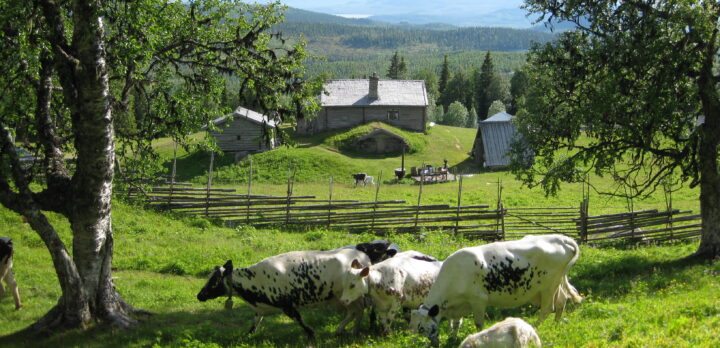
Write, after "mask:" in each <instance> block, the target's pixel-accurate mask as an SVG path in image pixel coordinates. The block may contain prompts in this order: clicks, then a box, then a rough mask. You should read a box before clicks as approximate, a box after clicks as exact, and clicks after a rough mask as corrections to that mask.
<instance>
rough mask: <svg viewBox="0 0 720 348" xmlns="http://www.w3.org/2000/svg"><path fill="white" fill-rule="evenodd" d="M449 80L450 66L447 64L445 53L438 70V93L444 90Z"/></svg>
mask: <svg viewBox="0 0 720 348" xmlns="http://www.w3.org/2000/svg"><path fill="white" fill-rule="evenodd" d="M449 81H450V66H449V65H448V59H447V54H446V55H445V59H444V60H443V65H442V70H441V71H440V86H439V87H440V93H444V92H445V88H446V87H447V85H448V82H449Z"/></svg>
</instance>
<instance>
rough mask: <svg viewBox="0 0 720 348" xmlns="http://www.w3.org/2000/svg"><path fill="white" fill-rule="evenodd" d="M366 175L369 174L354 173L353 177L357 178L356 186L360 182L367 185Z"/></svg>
mask: <svg viewBox="0 0 720 348" xmlns="http://www.w3.org/2000/svg"><path fill="white" fill-rule="evenodd" d="M366 176H367V174H365V173H357V174H353V175H352V177H353V179H355V186H357V185H358V184H363V186H365V177H366Z"/></svg>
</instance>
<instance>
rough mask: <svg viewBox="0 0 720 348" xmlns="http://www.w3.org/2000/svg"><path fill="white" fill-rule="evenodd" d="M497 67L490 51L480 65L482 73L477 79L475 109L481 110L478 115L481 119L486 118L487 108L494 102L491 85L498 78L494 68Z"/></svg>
mask: <svg viewBox="0 0 720 348" xmlns="http://www.w3.org/2000/svg"><path fill="white" fill-rule="evenodd" d="M494 68H495V66H494V64H493V62H492V58H491V57H490V51H488V52H487V54H485V60H484V61H483V64H482V66H481V67H480V74H479V75H477V77H476V79H475V83H474V85H475V100H474V104H475V109H476V110H478V111H479V113H478V117H479V118H480V119H481V120H484V119H486V118H487V116H488V115H487V110H488V108H489V107H490V103H492V102H493V99H490V98H489V96H488V94H489V87H490V86H491V85H492V84H493V82H494V81H493V80H494V79H496V78H497V76H495V71H494V70H493V69H494Z"/></svg>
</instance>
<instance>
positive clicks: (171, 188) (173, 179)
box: [168, 141, 177, 209]
mask: <svg viewBox="0 0 720 348" xmlns="http://www.w3.org/2000/svg"><path fill="white" fill-rule="evenodd" d="M176 170H177V141H175V147H174V148H173V165H172V173H171V174H170V195H168V209H172V198H173V189H174V187H175V173H176Z"/></svg>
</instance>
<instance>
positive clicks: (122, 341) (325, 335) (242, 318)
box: [0, 303, 377, 347]
mask: <svg viewBox="0 0 720 348" xmlns="http://www.w3.org/2000/svg"><path fill="white" fill-rule="evenodd" d="M218 307H221V304H220V303H218ZM301 314H302V316H303V320H304V321H305V323H306V324H307V325H308V326H309V327H311V328H313V329H314V330H315V336H316V340H315V342H310V341H309V340H308V338H307V335H306V334H305V332H304V330H303V329H302V328H300V326H299V325H298V324H296V323H295V322H294V321H292V320H291V319H290V318H288V317H287V316H285V315H282V314H277V315H272V316H267V317H265V318H264V319H263V321H262V323H261V324H260V326H259V328H258V330H257V331H256V332H255V333H252V334H249V333H248V330H249V329H250V327H251V325H252V323H253V317H254V314H253V312H252V310H251V309H250V308H249V307H248V306H245V305H238V306H236V308H235V309H232V310H223V309H220V308H219V309H217V310H200V311H193V312H188V311H179V312H169V313H158V314H155V315H152V316H149V317H144V318H142V319H141V320H140V322H139V324H138V325H137V326H135V327H134V328H132V329H131V330H127V331H120V330H111V329H108V328H107V327H104V326H95V327H92V328H90V329H88V330H84V331H80V330H72V331H68V332H64V333H58V334H56V335H54V336H52V337H49V338H38V337H33V336H28V335H22V336H21V335H17V334H16V335H10V336H6V337H0V342H2V344H0V346H3V347H149V346H153V345H158V346H172V347H177V346H200V345H203V346H204V345H208V346H215V345H217V346H222V347H225V346H252V347H275V346H285V347H305V346H308V345H309V344H313V345H316V346H321V347H337V346H346V345H350V346H365V345H366V344H367V343H368V340H372V339H375V338H377V334H376V333H375V332H371V331H370V330H369V329H368V327H369V323H368V322H367V316H364V319H365V320H364V322H363V329H362V330H361V332H360V333H359V334H358V335H352V334H350V333H347V334H343V335H339V336H338V335H335V334H334V331H335V329H336V328H337V324H338V323H339V322H340V320H341V319H342V318H341V314H340V313H338V312H335V311H332V310H329V309H327V310H323V309H315V310H303V311H301ZM350 328H351V327H350V326H349V327H348V329H350Z"/></svg>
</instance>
